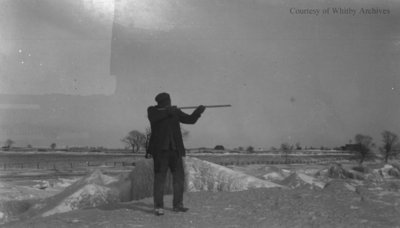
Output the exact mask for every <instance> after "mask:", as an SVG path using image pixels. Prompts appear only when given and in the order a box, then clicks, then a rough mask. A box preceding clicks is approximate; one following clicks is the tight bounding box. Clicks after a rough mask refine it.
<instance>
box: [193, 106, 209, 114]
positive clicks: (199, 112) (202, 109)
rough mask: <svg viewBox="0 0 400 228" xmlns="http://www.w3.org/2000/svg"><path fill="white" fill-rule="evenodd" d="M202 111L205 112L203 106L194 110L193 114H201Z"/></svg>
mask: <svg viewBox="0 0 400 228" xmlns="http://www.w3.org/2000/svg"><path fill="white" fill-rule="evenodd" d="M204 110H206V107H204V105H199V107H197V108H196V110H195V112H196V113H197V114H202V113H203V112H204Z"/></svg>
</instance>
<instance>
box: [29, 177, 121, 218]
mask: <svg viewBox="0 0 400 228" xmlns="http://www.w3.org/2000/svg"><path fill="white" fill-rule="evenodd" d="M116 181H118V179H116V178H113V177H110V176H106V175H104V174H102V173H101V171H100V170H95V171H94V172H93V173H91V174H89V175H87V176H85V177H83V178H81V179H80V180H78V181H77V182H75V183H73V184H72V185H70V186H69V187H67V188H66V189H65V190H64V191H62V192H60V193H59V194H57V195H54V196H52V197H48V198H46V199H43V200H42V201H40V202H39V203H36V204H34V205H33V206H32V207H31V208H30V209H29V210H28V211H27V212H26V213H25V215H24V216H37V215H38V216H41V217H46V216H49V215H53V214H57V213H63V212H68V211H71V210H76V209H83V208H89V207H97V206H100V205H104V204H108V203H113V202H119V190H118V189H116V188H113V187H112V186H111V184H112V183H114V182H116Z"/></svg>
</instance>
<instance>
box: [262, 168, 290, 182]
mask: <svg viewBox="0 0 400 228" xmlns="http://www.w3.org/2000/svg"><path fill="white" fill-rule="evenodd" d="M265 171H266V172H267V174H264V175H263V178H264V179H265V180H270V181H283V180H284V179H285V178H287V177H288V176H289V175H290V174H291V171H290V170H286V169H280V168H277V167H274V166H272V167H269V166H267V167H265Z"/></svg>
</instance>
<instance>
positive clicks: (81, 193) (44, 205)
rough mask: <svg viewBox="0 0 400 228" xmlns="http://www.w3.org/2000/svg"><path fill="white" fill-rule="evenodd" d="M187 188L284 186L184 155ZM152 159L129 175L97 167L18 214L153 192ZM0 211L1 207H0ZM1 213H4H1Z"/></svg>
mask: <svg viewBox="0 0 400 228" xmlns="http://www.w3.org/2000/svg"><path fill="white" fill-rule="evenodd" d="M184 161H185V162H184V169H185V179H186V186H185V189H186V190H187V191H191V192H194V191H242V190H247V189H252V188H273V187H280V188H286V187H284V186H281V185H278V184H275V183H272V182H269V181H265V180H261V179H258V178H256V177H253V176H249V175H246V174H243V173H241V172H236V171H233V170H231V169H228V168H226V167H224V166H220V165H217V164H214V163H211V162H207V161H203V160H200V159H197V158H190V157H186V158H185V160H184ZM153 181H154V173H153V160H152V159H143V160H141V161H139V162H137V163H136V167H135V169H134V170H132V172H131V173H129V175H121V176H119V177H111V176H107V175H104V174H103V173H102V172H101V171H100V170H99V169H98V170H95V171H94V172H93V173H91V174H89V175H87V176H85V177H83V178H81V179H79V180H78V181H76V182H75V183H73V184H72V185H70V186H68V187H67V188H66V189H65V190H64V191H62V192H60V193H59V194H56V195H54V196H51V197H48V198H45V199H43V200H41V201H39V202H37V203H35V204H33V205H32V206H30V208H29V210H28V211H27V212H26V213H24V214H23V215H22V217H32V216H41V217H46V216H49V215H53V214H57V213H64V212H68V211H72V210H77V209H83V208H90V207H97V206H101V205H105V204H110V203H118V202H121V201H131V200H137V199H142V198H145V197H151V196H152V195H153ZM171 192H172V178H171V174H168V175H167V184H166V193H167V194H168V193H171ZM0 212H1V213H4V212H3V211H0ZM3 217H4V216H3Z"/></svg>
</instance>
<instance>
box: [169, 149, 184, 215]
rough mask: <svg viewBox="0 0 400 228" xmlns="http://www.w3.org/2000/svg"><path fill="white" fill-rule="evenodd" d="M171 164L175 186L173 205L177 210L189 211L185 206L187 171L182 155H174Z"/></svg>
mask: <svg viewBox="0 0 400 228" xmlns="http://www.w3.org/2000/svg"><path fill="white" fill-rule="evenodd" d="M170 164H171V172H172V181H173V187H174V196H173V202H172V204H173V207H174V210H175V211H182V212H184V211H187V208H184V207H183V191H184V184H185V173H184V169H183V160H182V157H180V156H177V155H175V156H173V162H171V163H170Z"/></svg>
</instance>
